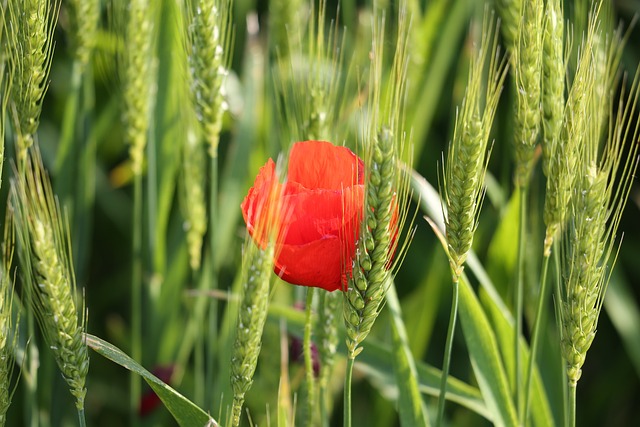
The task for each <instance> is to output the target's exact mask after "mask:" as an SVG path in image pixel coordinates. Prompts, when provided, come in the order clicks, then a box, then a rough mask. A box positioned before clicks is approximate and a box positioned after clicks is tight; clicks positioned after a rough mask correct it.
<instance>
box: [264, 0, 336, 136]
mask: <svg viewBox="0 0 640 427" xmlns="http://www.w3.org/2000/svg"><path fill="white" fill-rule="evenodd" d="M326 3H327V2H326V0H320V2H319V3H318V6H317V7H313V8H312V10H311V17H310V19H309V25H308V28H307V33H306V34H299V33H294V32H293V31H290V32H289V41H288V46H289V50H288V54H284V53H282V52H281V51H280V50H278V53H277V64H276V68H275V70H274V80H275V86H276V88H277V90H278V95H279V98H278V99H277V101H276V108H277V110H278V111H279V113H280V117H281V120H282V123H283V124H285V125H284V126H280V128H282V130H283V132H284V135H283V139H284V140H286V141H289V142H293V141H304V140H326V141H336V142H337V141H339V140H340V138H341V135H342V133H341V132H340V126H341V124H342V123H341V119H342V117H343V115H342V114H341V109H342V106H343V104H344V101H345V99H346V96H344V87H343V85H342V73H341V68H342V65H343V62H344V38H343V37H341V36H340V34H339V32H338V28H337V25H336V24H335V23H334V24H333V25H328V22H327V18H326V7H327V5H326ZM326 27H329V31H328V34H327V32H326V30H325V28H326ZM303 37H306V39H303ZM305 42H306V43H305Z"/></svg>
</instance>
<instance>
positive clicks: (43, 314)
mask: <svg viewBox="0 0 640 427" xmlns="http://www.w3.org/2000/svg"><path fill="white" fill-rule="evenodd" d="M11 209H12V212H13V214H14V222H15V229H16V236H17V243H18V257H19V261H20V267H21V270H22V272H21V275H22V278H23V280H24V283H25V288H26V290H27V296H28V299H29V300H30V302H31V304H32V306H33V310H34V313H35V315H36V317H37V319H38V322H39V324H40V327H41V329H42V333H43V335H44V337H45V339H46V341H47V344H48V345H49V347H50V348H51V350H52V352H53V355H54V357H55V359H56V362H57V364H58V367H59V368H60V371H61V372H62V375H63V377H64V379H65V381H66V382H67V384H68V385H69V388H70V391H71V394H72V395H73V396H74V397H75V398H76V407H77V408H78V410H81V409H83V407H84V398H85V394H86V388H85V380H86V377H87V373H88V370H89V354H88V351H87V345H86V343H85V339H84V335H83V334H84V331H85V322H86V318H85V315H86V312H85V310H84V307H83V306H80V307H79V304H78V300H77V297H76V283H75V276H74V272H73V266H72V264H71V262H72V259H73V258H72V256H71V246H70V238H69V225H68V223H66V222H65V221H64V220H63V217H62V214H61V212H60V206H59V204H58V201H57V199H56V198H55V197H54V195H53V190H52V188H51V182H50V181H49V177H48V176H47V174H46V172H45V170H44V166H43V165H42V159H41V158H40V153H39V151H38V149H37V148H35V149H33V150H30V151H29V154H28V156H27V158H26V163H25V170H24V174H20V175H18V174H16V176H15V177H14V178H13V179H12V182H11ZM79 313H80V315H79Z"/></svg>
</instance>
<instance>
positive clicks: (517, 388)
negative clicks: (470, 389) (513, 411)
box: [513, 185, 528, 414]
mask: <svg viewBox="0 0 640 427" xmlns="http://www.w3.org/2000/svg"><path fill="white" fill-rule="evenodd" d="M527 194H528V188H527V186H525V185H523V186H521V187H520V218H519V226H518V264H517V269H518V270H517V282H516V292H515V318H516V327H515V336H514V342H513V345H514V346H515V353H514V354H515V358H516V360H515V377H514V378H515V384H514V399H515V403H516V408H517V411H518V414H522V412H523V411H522V399H521V390H522V388H521V383H522V375H521V372H520V371H521V365H522V355H521V354H520V353H521V352H520V345H519V344H520V336H521V335H522V293H523V287H524V250H525V244H524V239H525V234H526V221H527Z"/></svg>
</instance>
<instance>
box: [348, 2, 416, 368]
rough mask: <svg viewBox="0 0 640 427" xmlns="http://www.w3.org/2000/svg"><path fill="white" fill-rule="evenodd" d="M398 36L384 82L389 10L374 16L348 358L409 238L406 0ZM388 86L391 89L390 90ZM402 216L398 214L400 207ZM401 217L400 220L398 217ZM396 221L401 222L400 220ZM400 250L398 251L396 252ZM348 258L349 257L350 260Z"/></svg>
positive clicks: (350, 292) (352, 355)
mask: <svg viewBox="0 0 640 427" xmlns="http://www.w3.org/2000/svg"><path fill="white" fill-rule="evenodd" d="M398 12H399V13H398V35H397V40H396V44H395V50H394V56H393V65H392V68H391V72H390V75H389V81H388V82H387V84H384V85H383V81H382V64H383V57H384V50H383V46H384V41H385V38H384V37H385V33H384V26H385V21H384V15H382V16H381V17H378V18H376V19H374V26H373V34H374V37H373V45H372V54H371V55H372V62H371V65H370V74H369V82H368V83H369V88H370V89H369V90H370V93H369V98H368V100H367V105H366V109H367V112H366V117H368V121H366V122H365V123H364V126H363V127H364V129H363V132H362V134H363V135H364V136H363V141H362V145H363V152H364V155H363V160H364V164H365V168H366V170H365V176H366V178H365V188H366V192H365V203H364V210H363V220H362V223H361V227H360V237H359V239H358V242H357V248H356V255H355V259H354V260H353V277H352V278H351V279H350V281H349V286H348V288H347V289H345V290H344V293H343V294H344V304H343V316H344V321H345V326H346V330H347V340H346V341H347V351H348V357H349V358H350V359H354V358H355V357H356V356H357V355H358V354H359V353H360V352H361V351H362V347H360V344H362V342H363V341H364V340H365V338H366V337H367V336H368V335H369V333H370V332H371V328H372V326H373V324H374V322H375V320H376V319H377V317H378V314H379V313H380V310H382V308H383V305H384V300H385V296H386V292H387V289H388V286H390V283H391V282H390V279H391V277H392V276H393V270H394V269H395V267H397V265H398V263H399V261H400V260H401V259H402V257H403V252H404V250H405V249H406V245H407V241H405V242H404V244H399V243H398V241H399V240H400V239H399V238H398V239H396V240H394V234H396V232H398V233H399V230H402V228H403V226H404V224H405V220H406V218H407V211H408V209H407V205H406V203H407V195H408V174H402V173H401V170H400V165H401V161H403V160H408V159H406V158H403V157H404V156H406V155H407V153H406V152H404V150H405V149H406V148H407V144H406V135H405V134H404V132H403V130H402V125H403V123H402V119H403V117H404V114H403V112H404V100H405V94H406V86H405V83H406V73H407V64H408V53H407V40H408V26H409V17H408V16H407V10H406V3H405V2H402V3H401V6H400V8H399V11H398ZM383 88H384V89H386V90H385V92H384V94H383V93H382V91H383ZM396 208H397V209H398V211H399V215H398V218H397V219H394V211H395V209H396ZM396 220H397V221H396ZM394 221H395V224H394ZM396 249H398V253H396V254H395V258H394V259H393V260H392V257H394V253H395V252H396ZM347 262H348V261H347Z"/></svg>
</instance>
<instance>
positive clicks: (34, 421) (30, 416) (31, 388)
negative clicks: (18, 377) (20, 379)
mask: <svg viewBox="0 0 640 427" xmlns="http://www.w3.org/2000/svg"><path fill="white" fill-rule="evenodd" d="M27 331H28V334H29V335H28V337H30V338H29V341H28V343H27V347H28V348H25V351H24V353H25V355H26V354H27V353H28V354H29V359H28V366H29V371H28V372H29V375H28V376H25V379H26V380H27V387H25V393H26V399H27V404H26V405H25V415H26V417H25V418H26V419H27V425H28V426H30V427H38V426H39V425H40V420H39V417H38V396H36V393H37V391H38V366H39V365H40V362H39V361H38V359H39V354H38V347H37V345H36V341H35V335H34V334H35V321H34V317H33V310H32V308H31V305H28V306H27Z"/></svg>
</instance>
